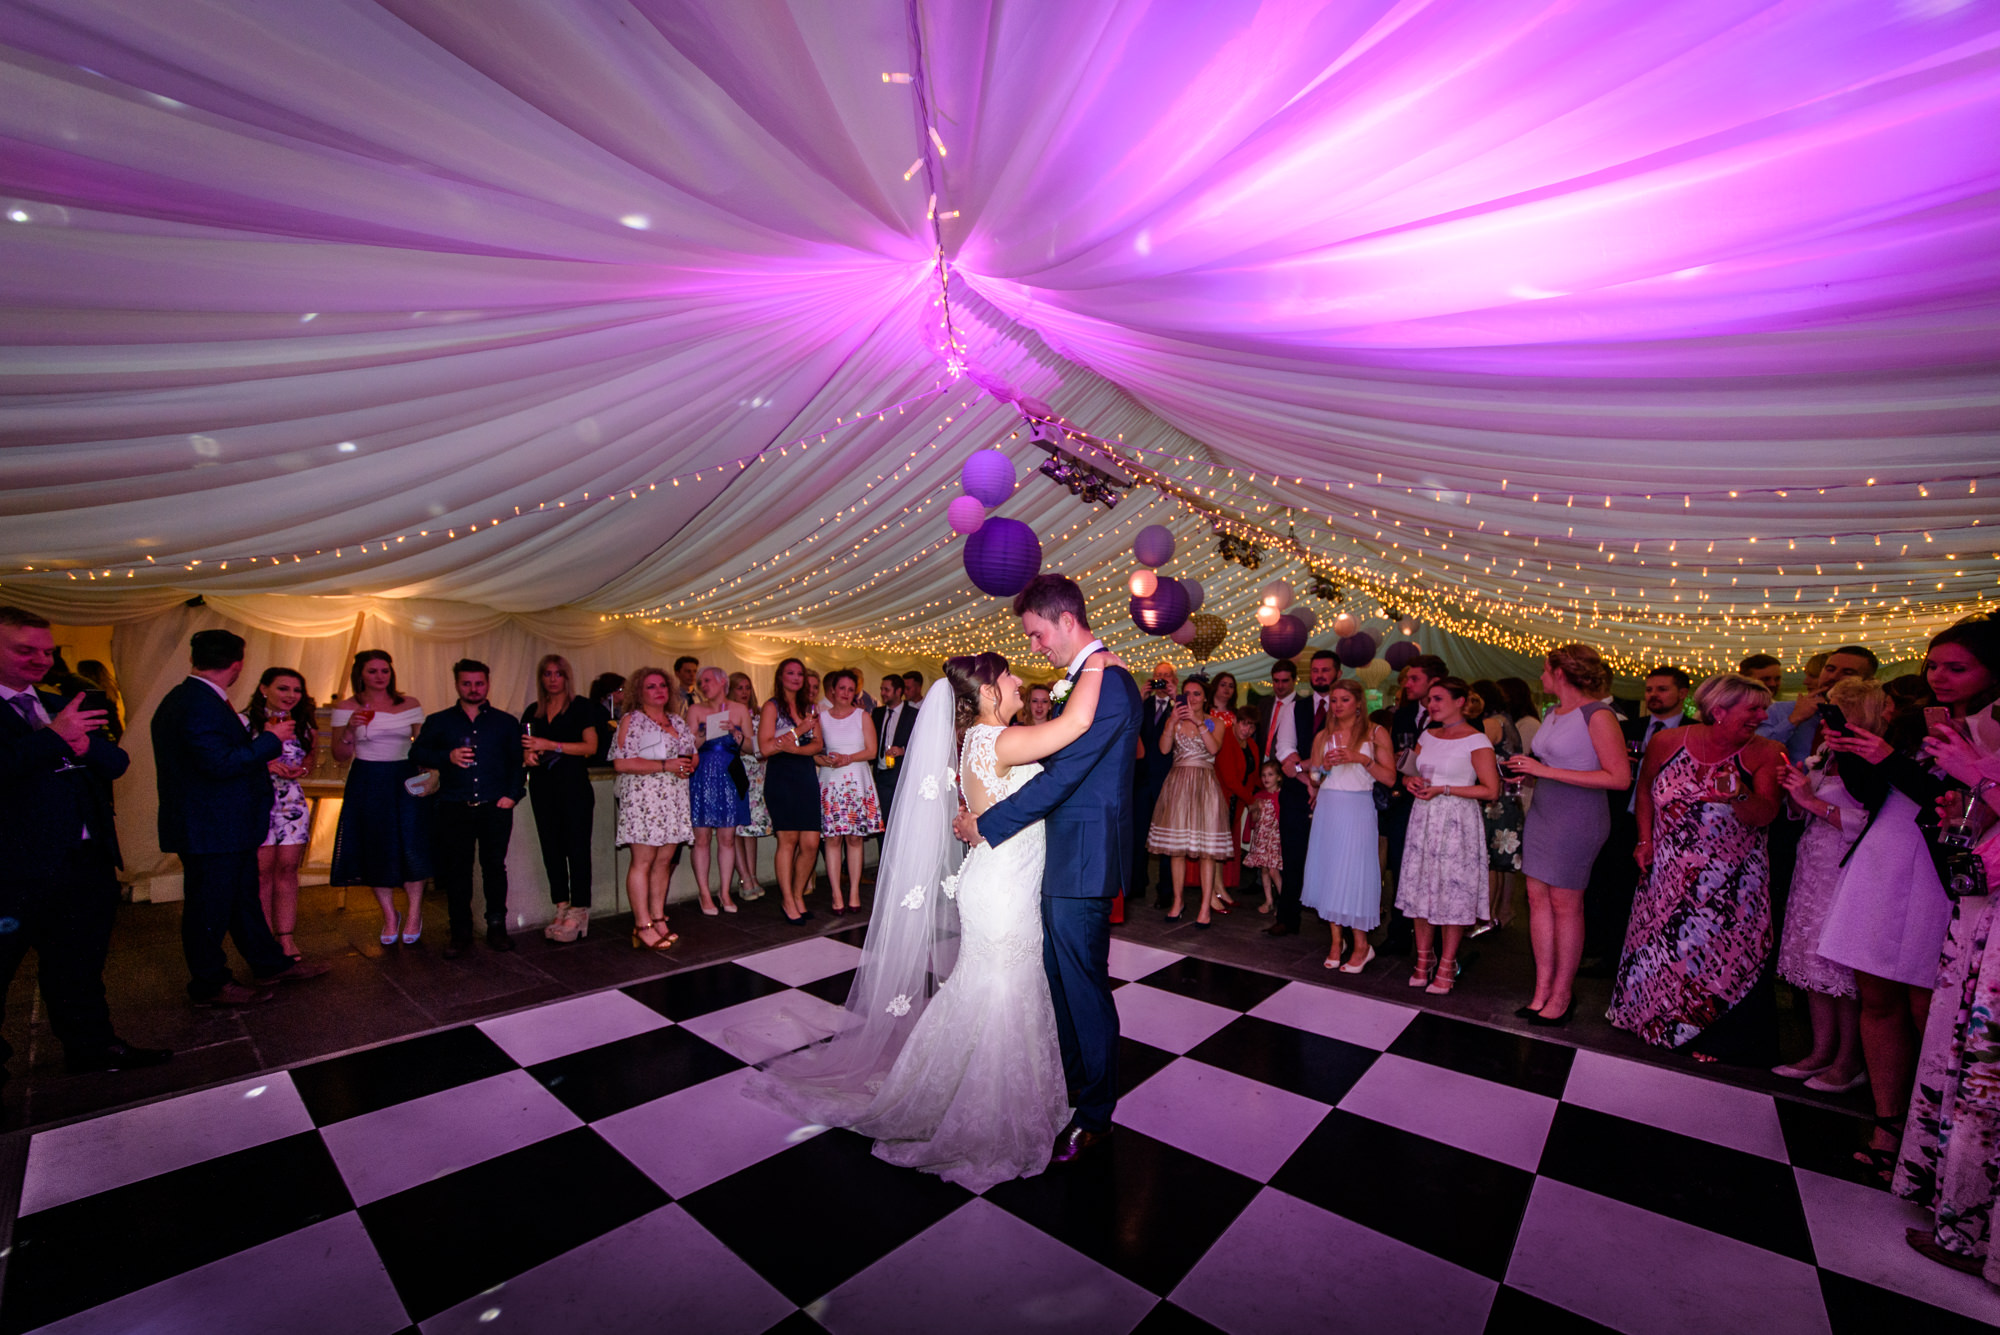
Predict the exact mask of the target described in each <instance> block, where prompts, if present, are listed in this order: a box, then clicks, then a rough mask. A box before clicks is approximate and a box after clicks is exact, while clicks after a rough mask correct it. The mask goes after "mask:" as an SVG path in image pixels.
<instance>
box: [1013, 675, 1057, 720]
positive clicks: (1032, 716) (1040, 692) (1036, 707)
mask: <svg viewBox="0 0 2000 1335" xmlns="http://www.w3.org/2000/svg"><path fill="white" fill-rule="evenodd" d="M1054 713H1055V701H1053V700H1051V699H1050V698H1049V688H1048V685H1047V683H1037V684H1036V685H1033V686H1030V687H1029V688H1028V691H1027V694H1026V695H1025V696H1024V697H1023V698H1022V700H1021V717H1020V720H1019V721H1020V722H1022V723H1024V724H1035V723H1047V722H1048V721H1049V719H1050V718H1051V717H1052V716H1053V715H1054Z"/></svg>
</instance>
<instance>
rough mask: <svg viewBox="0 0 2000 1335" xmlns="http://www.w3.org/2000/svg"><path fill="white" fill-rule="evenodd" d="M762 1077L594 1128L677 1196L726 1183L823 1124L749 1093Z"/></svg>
mask: <svg viewBox="0 0 2000 1335" xmlns="http://www.w3.org/2000/svg"><path fill="white" fill-rule="evenodd" d="M755 1075H756V1072H754V1071H752V1070H749V1069H748V1068H745V1069H743V1070H738V1071H731V1072H730V1073H729V1074H728V1075H724V1076H718V1077H716V1078H715V1079H713V1080H708V1081H704V1082H703V1083H701V1084H699V1085H695V1086H692V1087H691V1088H688V1089H682V1090H676V1091H675V1092H674V1093H672V1094H668V1095H666V1096H664V1097H662V1098H657V1099H654V1100H652V1101H651V1102H650V1103H642V1104H640V1105H639V1106H638V1107H636V1108H627V1109H626V1110H625V1111H624V1112H621V1113H616V1114H614V1115H612V1116H610V1117H607V1118H605V1119H604V1120H603V1121H601V1122H593V1123H591V1129H592V1130H594V1131H596V1132H597V1134H598V1135H600V1136H602V1137H604V1138H605V1139H606V1140H607V1141H609V1142H611V1147H612V1148H613V1149H615V1150H617V1151H618V1152H619V1153H620V1154H622V1155H624V1156H625V1157H626V1158H628V1159H630V1160H631V1161H632V1162H633V1163H634V1164H636V1165H637V1166H638V1168H639V1170H640V1171H641V1172H643V1173H645V1174H646V1176H648V1177H650V1178H652V1179H653V1181H655V1182H657V1183H659V1184H660V1185H661V1186H662V1187H664V1188H665V1189H666V1190H667V1192H668V1193H669V1194H671V1195H674V1196H686V1195H689V1194H691V1193H693V1192H696V1191H699V1190H701V1188H703V1187H705V1186H707V1185H709V1184H710V1183H711V1182H720V1181H721V1180H722V1179H723V1178H725V1177H728V1176H729V1175H730V1174H732V1173H738V1172H741V1171H742V1170H744V1169H745V1168H748V1167H749V1166H750V1165H751V1164H754V1163H761V1162H762V1161H763V1160H765V1159H768V1158H770V1157H771V1156H772V1155H774V1154H776V1153H778V1151H780V1150H782V1149H785V1148H787V1147H789V1146H792V1145H796V1144H798V1143H799V1142H800V1141H802V1140H809V1139H811V1138H812V1137H813V1136H816V1135H818V1134H819V1133H820V1132H821V1131H823V1130H825V1129H826V1128H824V1127H816V1126H804V1125H802V1124H801V1123H800V1122H799V1121H798V1120H797V1119H796V1118H793V1117H788V1116H786V1115H785V1114H784V1113H781V1112H778V1111H776V1110H774V1109H772V1108H767V1107H766V1106H764V1105H763V1104H761V1103H758V1102H755V1101H754V1100H751V1099H748V1098H745V1097H744V1096H743V1087H744V1086H745V1085H747V1084H748V1083H749V1082H750V1080H751V1079H752V1078H753V1077H754V1076H755Z"/></svg>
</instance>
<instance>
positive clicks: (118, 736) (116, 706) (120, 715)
mask: <svg viewBox="0 0 2000 1335" xmlns="http://www.w3.org/2000/svg"><path fill="white" fill-rule="evenodd" d="M76 675H77V676H79V677H82V678H83V679H84V680H85V681H87V682H89V683H90V684H91V686H92V687H93V688H94V689H96V690H99V691H102V692H104V700H105V703H106V704H108V705H109V706H110V708H109V709H106V710H105V711H104V731H105V733H106V734H107V735H109V736H110V738H111V744H112V745H113V746H116V745H117V744H118V743H119V742H121V741H123V740H124V738H125V698H124V697H123V696H122V695H120V694H119V693H118V674H117V673H115V672H113V671H112V670H111V665H110V664H109V663H106V662H104V661H103V660H101V659H96V658H86V659H83V660H82V661H81V662H79V663H78V664H77V665H76Z"/></svg>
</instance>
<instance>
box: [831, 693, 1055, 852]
mask: <svg viewBox="0 0 2000 1335" xmlns="http://www.w3.org/2000/svg"><path fill="white" fill-rule="evenodd" d="M1042 698H1043V699H1044V700H1046V699H1047V698H1048V692H1047V691H1046V690H1044V691H1043V693H1042ZM922 707H923V702H922V701H920V700H905V699H904V698H903V679H902V678H901V677H898V676H896V675H895V674H893V673H891V674H890V675H889V676H886V677H884V678H882V703H881V704H879V705H877V706H876V707H875V712H874V713H873V714H872V715H871V716H870V721H871V722H873V723H874V725H875V738H876V740H877V741H878V742H879V743H880V744H881V752H882V754H881V755H879V756H877V757H875V764H874V766H873V768H874V773H875V802H876V805H878V806H880V807H881V808H882V823H883V824H884V825H885V826H886V825H887V824H888V821H889V812H890V809H891V808H892V807H893V806H894V805H895V801H896V777H897V775H899V774H900V773H902V771H901V770H899V769H897V768H896V766H897V765H898V763H899V762H901V760H902V758H903V752H904V750H905V749H906V748H907V747H908V746H909V744H910V733H911V732H912V731H914V730H915V729H916V726H917V711H918V710H919V709H921V708H922Z"/></svg>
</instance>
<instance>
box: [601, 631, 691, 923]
mask: <svg viewBox="0 0 2000 1335" xmlns="http://www.w3.org/2000/svg"><path fill="white" fill-rule="evenodd" d="M611 765H612V768H613V769H616V770H617V771H618V784H617V789H616V791H617V794H618V842H619V844H621V845H623V846H624V847H626V848H629V849H631V850H632V865H631V867H630V868H628V869H627V871H626V873H625V893H626V897H627V898H629V899H630V900H631V901H632V948H633V949H634V950H666V949H667V948H669V947H670V946H672V945H673V944H674V942H676V941H678V940H680V939H681V938H680V934H679V933H678V932H670V931H668V930H667V882H668V881H669V880H671V879H672V877H673V874H674V864H675V862H677V861H678V860H679V857H680V848H679V846H680V845H681V844H685V843H687V842H689V841H690V840H692V839H693V838H694V816H693V812H692V810H691V809H690V807H689V805H688V778H689V776H691V775H692V774H693V773H694V770H695V738H694V730H693V729H692V728H690V727H688V725H687V701H686V700H685V699H684V698H683V697H682V695H681V688H680V683H679V682H678V681H676V680H675V679H674V678H673V677H672V676H670V675H669V674H668V673H667V670H666V669H665V668H657V667H642V668H639V669H638V670H637V671H635V672H633V674H632V675H631V677H630V678H629V679H627V681H626V682H625V713H624V716H623V717H622V718H620V719H619V721H618V736H617V737H616V738H615V739H614V740H613V741H612V743H611ZM670 850H671V851H670Z"/></svg>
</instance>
